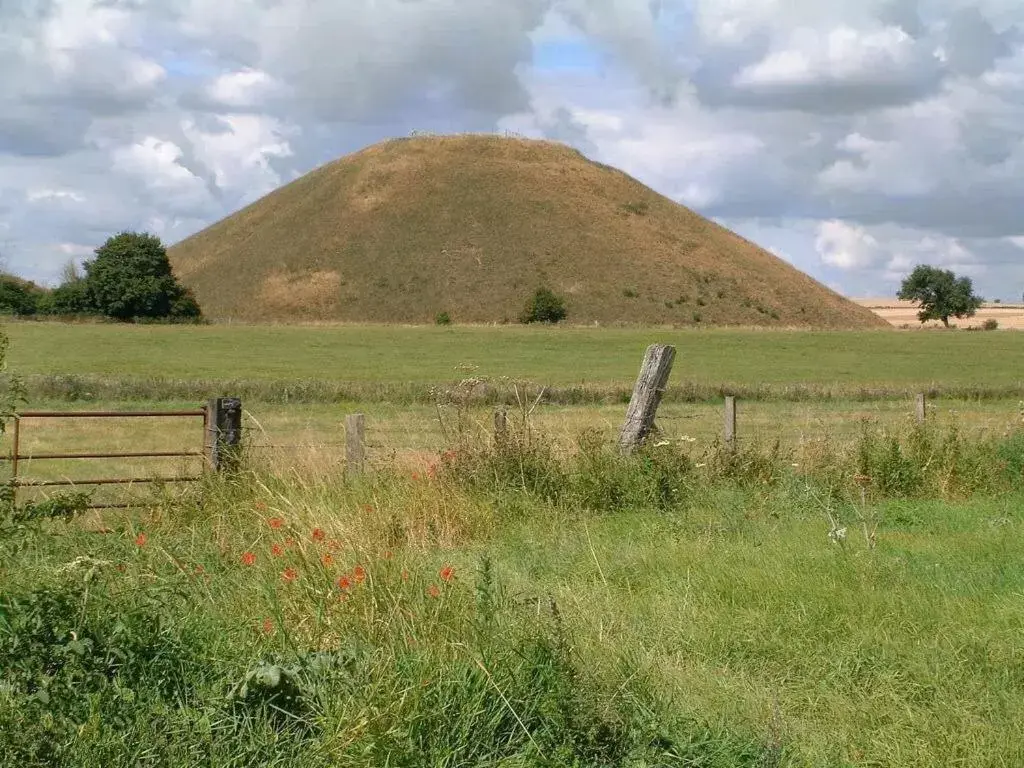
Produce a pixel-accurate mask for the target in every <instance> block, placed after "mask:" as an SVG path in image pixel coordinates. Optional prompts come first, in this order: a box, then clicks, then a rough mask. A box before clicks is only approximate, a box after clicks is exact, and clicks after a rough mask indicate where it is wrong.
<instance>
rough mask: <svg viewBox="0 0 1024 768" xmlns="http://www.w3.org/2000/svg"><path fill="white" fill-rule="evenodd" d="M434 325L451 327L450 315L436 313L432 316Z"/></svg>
mask: <svg viewBox="0 0 1024 768" xmlns="http://www.w3.org/2000/svg"><path fill="white" fill-rule="evenodd" d="M434 324H435V325H451V324H452V318H451V315H449V314H448V313H447V312H438V313H437V314H436V315H434Z"/></svg>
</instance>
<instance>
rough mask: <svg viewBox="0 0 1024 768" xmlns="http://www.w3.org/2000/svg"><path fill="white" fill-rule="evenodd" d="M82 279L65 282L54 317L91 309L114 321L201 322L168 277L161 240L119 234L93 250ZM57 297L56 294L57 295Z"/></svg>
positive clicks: (189, 300) (187, 298)
mask: <svg viewBox="0 0 1024 768" xmlns="http://www.w3.org/2000/svg"><path fill="white" fill-rule="evenodd" d="M84 266H85V278H84V279H81V280H72V281H68V282H65V284H64V285H62V286H61V288H60V289H58V290H59V291H60V290H64V289H66V291H67V295H66V297H65V298H66V299H67V300H69V301H68V305H67V306H65V307H58V312H57V313H58V314H70V312H68V311H67V310H69V309H70V310H74V311H77V312H82V311H88V310H92V311H94V312H97V313H99V314H101V315H106V316H107V317H110V318H113V319H114V320H121V321H130V320H139V319H147V318H149V319H156V318H160V319H172V320H196V319H198V318H199V317H200V315H201V313H200V310H199V304H198V303H197V302H196V299H195V296H193V295H192V293H191V292H190V291H189V290H187V289H186V288H184V287H183V286H181V285H180V284H179V283H178V281H177V279H176V278H175V277H174V274H173V273H172V272H171V263H170V261H169V260H168V258H167V251H166V250H165V249H164V246H163V244H162V243H161V242H160V238H158V237H155V236H153V235H149V234H144V233H137V232H121V233H120V234H117V235H115V236H114V237H111V238H109V239H108V240H107V242H106V243H104V244H103V246H102V247H100V248H98V249H97V250H96V258H95V259H93V260H92V261H87V262H86V263H85V265H84ZM55 293H56V292H55Z"/></svg>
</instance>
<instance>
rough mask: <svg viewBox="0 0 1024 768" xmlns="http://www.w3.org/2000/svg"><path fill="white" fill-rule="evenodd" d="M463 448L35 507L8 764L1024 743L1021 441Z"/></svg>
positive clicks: (9, 680)
mask: <svg viewBox="0 0 1024 768" xmlns="http://www.w3.org/2000/svg"><path fill="white" fill-rule="evenodd" d="M527 413H528V412H527ZM449 436H450V438H451V448H450V449H449V451H447V452H445V453H444V454H443V455H441V456H439V457H437V460H436V462H435V463H434V464H433V465H432V467H431V468H430V469H429V470H428V471H427V472H425V473H422V474H420V473H417V474H416V476H413V475H411V474H410V473H407V472H403V471H399V470H397V469H394V468H388V467H382V468H379V469H378V471H376V472H375V473H373V474H371V475H369V476H367V477H364V478H361V479H349V480H343V479H342V478H341V477H340V476H331V475H330V474H325V475H323V476H314V475H310V474H306V473H294V472H274V471H263V470H261V471H255V470H247V471H245V472H243V473H241V474H240V475H239V476H237V477H235V478H228V479H213V480H210V481H209V482H207V483H206V484H204V485H203V486H201V487H200V488H198V489H197V490H196V491H195V493H194V495H192V496H189V497H186V498H184V499H176V500H171V499H165V498H162V497H160V496H159V495H154V497H153V499H152V501H151V503H150V505H149V507H148V508H147V509H146V510H145V511H144V512H139V513H133V514H124V515H122V514H119V513H107V514H106V515H104V516H103V517H95V516H92V515H82V516H79V517H77V518H72V519H70V520H68V519H45V518H44V519H40V517H39V516H38V515H35V516H26V515H24V514H19V510H8V513H7V516H6V518H5V521H4V522H3V524H2V527H0V569H2V570H0V579H2V582H0V583H2V584H3V587H2V590H0V670H2V672H0V765H11V766H14V765H19V766H24V765H67V766H71V765H74V766H98V765H101V764H102V765H104V766H105V768H110V766H121V765H124V766H128V765H133V766H134V765H168V766H171V765H173V766H187V765H196V766H199V765H203V766H228V765H232V766H235V765H304V766H305V765H312V766H317V765H323V766H328V765H330V766H375V765H407V766H420V765H437V766H477V765H521V766H566V765H568V766H594V765H608V766H611V765H636V766H639V765H648V766H651V765H665V766H670V765H690V766H722V767H723V768H724V767H725V766H752V767H753V766H852V765H891V766H931V765H964V766H1000V765H1001V766H1013V765H1018V764H1020V759H1021V757H1022V755H1024V734H1022V733H1021V732H1020V730H1019V728H1018V724H1019V722H1021V720H1022V718H1024V702H1022V700H1021V697H1020V696H1019V691H1020V686H1021V685H1022V684H1024V663H1022V660H1021V658H1020V654H1019V649H1018V647H1017V646H1018V645H1019V644H1018V643H1017V634H1016V633H1017V629H1018V628H1019V626H1020V623H1021V621H1022V620H1024V611H1022V609H1021V607H1020V603H1019V600H1018V599H1017V598H1016V596H1017V595H1019V594H1020V592H1021V590H1022V589H1024V571H1022V569H1020V568H1019V567H1018V565H1019V563H1020V562H1021V560H1022V556H1024V545H1022V543H1021V542H1022V541H1024V538H1022V537H1021V535H1020V533H1021V526H1022V524H1024V518H1022V516H1021V512H1020V510H1021V509H1022V508H1024V507H1022V503H1021V502H1022V500H1024V499H1022V497H1024V494H1022V485H1021V484H1022V478H1021V469H1022V468H1024V441H1022V439H1021V437H1020V435H1019V434H1011V435H1007V436H1005V437H1000V438H998V439H992V440H989V441H980V442H979V441H973V440H965V439H963V438H962V437H960V436H959V435H958V434H957V433H956V432H955V431H946V430H940V429H938V428H934V427H933V428H922V429H918V430H916V431H912V432H908V433H907V434H905V435H902V436H901V435H893V434H890V433H885V432H881V431H866V432H865V433H864V434H863V435H862V437H861V439H860V440H859V441H858V442H856V443H855V444H853V445H849V446H845V445H830V444H826V443H823V442H818V443H814V444H808V445H804V446H802V447H801V448H799V449H796V450H795V451H793V452H790V451H786V450H782V449H777V448H776V447H774V446H771V445H768V446H763V447H758V446H755V445H749V446H741V447H740V449H739V450H737V451H730V450H727V449H726V448H725V447H724V446H711V447H708V448H701V449H696V448H695V447H694V446H693V444H692V443H688V442H673V443H670V444H667V445H666V444H659V442H660V443H664V442H665V441H659V440H657V439H656V440H654V441H653V442H652V444H650V445H649V446H648V447H646V448H645V449H644V450H642V451H640V452H638V453H637V454H636V455H633V456H629V457H623V456H619V455H618V454H616V453H615V452H614V451H612V450H611V449H609V448H608V447H607V446H606V445H605V444H603V443H602V442H600V441H598V440H596V439H594V438H593V437H592V436H584V437H582V438H581V439H580V441H579V442H578V444H577V445H575V446H573V447H572V448H571V449H569V450H556V449H554V448H553V447H552V444H551V442H550V441H548V440H546V439H545V438H544V436H543V435H540V434H537V433H536V432H535V431H533V430H532V429H531V428H530V422H529V419H528V418H523V417H520V418H514V419H513V420H512V423H511V425H510V429H509V430H508V432H507V433H506V434H505V436H504V438H503V439H500V440H498V441H497V442H490V443H484V442H481V441H480V440H477V439H470V438H469V436H468V433H467V432H466V431H464V430H461V429H459V428H458V425H457V424H453V425H450V430H449ZM794 464H795V465H797V466H793V465H794Z"/></svg>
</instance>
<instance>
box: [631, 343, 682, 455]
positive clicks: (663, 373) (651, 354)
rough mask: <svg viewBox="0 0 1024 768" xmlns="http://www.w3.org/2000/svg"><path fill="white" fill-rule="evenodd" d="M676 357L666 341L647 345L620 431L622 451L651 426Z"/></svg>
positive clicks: (673, 348)
mask: <svg viewBox="0 0 1024 768" xmlns="http://www.w3.org/2000/svg"><path fill="white" fill-rule="evenodd" d="M675 359H676V348H675V347H673V346H669V345H668V344H652V345H651V346H649V347H648V348H647V353H646V354H645V355H644V362H643V365H642V366H641V367H640V375H639V376H637V379H636V384H635V385H634V387H633V396H632V398H630V401H629V408H628V410H627V411H626V422H625V423H624V424H623V425H622V432H621V433H620V434H619V450H621V451H622V452H623V453H630V452H631V451H632V450H633V449H634V448H636V447H637V446H638V445H640V443H642V442H643V440H644V438H646V437H647V435H649V434H650V432H651V430H652V429H654V417H655V416H656V415H657V413H658V405H659V404H660V403H661V396H662V395H663V394H664V392H665V387H666V386H668V376H669V374H670V373H671V372H672V363H673V362H674V361H675Z"/></svg>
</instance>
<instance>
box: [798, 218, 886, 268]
mask: <svg viewBox="0 0 1024 768" xmlns="http://www.w3.org/2000/svg"><path fill="white" fill-rule="evenodd" d="M814 247H815V248H816V249H817V251H818V254H819V255H820V256H821V260H822V261H823V262H825V263H826V264H829V265H831V266H833V267H838V268H839V269H842V270H862V269H868V268H872V267H877V266H878V265H879V263H880V262H882V261H884V260H885V258H886V255H887V254H886V252H885V250H884V249H883V248H882V247H881V245H879V242H878V240H876V239H875V238H874V237H872V236H871V235H870V234H869V233H868V232H867V231H866V230H864V229H863V228H862V227H856V226H851V225H850V224H846V223H845V222H842V221H824V222H822V223H821V224H819V225H818V237H817V239H816V240H815V241H814Z"/></svg>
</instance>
